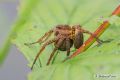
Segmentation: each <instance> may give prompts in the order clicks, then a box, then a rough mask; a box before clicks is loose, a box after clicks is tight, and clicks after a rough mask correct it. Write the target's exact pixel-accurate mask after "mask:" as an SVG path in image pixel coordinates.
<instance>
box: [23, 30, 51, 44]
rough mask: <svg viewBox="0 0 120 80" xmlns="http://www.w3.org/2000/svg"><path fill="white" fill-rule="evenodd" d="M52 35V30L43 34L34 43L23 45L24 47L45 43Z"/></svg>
mask: <svg viewBox="0 0 120 80" xmlns="http://www.w3.org/2000/svg"><path fill="white" fill-rule="evenodd" d="M52 33H53V30H49V31H48V32H46V33H45V34H44V36H42V37H41V38H40V39H38V40H37V41H36V42H32V43H25V45H32V44H36V43H43V42H45V41H46V40H47V39H48V38H49V37H50V36H51V34H52Z"/></svg>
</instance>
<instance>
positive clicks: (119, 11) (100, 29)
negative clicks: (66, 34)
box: [66, 5, 120, 60]
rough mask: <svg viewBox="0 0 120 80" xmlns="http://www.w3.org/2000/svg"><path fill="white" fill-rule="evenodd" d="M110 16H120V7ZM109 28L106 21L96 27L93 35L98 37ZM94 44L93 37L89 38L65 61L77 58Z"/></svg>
mask: <svg viewBox="0 0 120 80" xmlns="http://www.w3.org/2000/svg"><path fill="white" fill-rule="evenodd" d="M112 15H117V16H120V5H119V6H118V7H117V8H116V9H115V10H114V11H113V13H112ZM112 15H111V16H112ZM109 26H110V23H109V21H108V20H106V21H104V22H103V23H102V24H101V25H100V26H99V27H98V29H97V30H96V31H95V32H94V33H93V34H94V35H95V36H96V37H99V36H100V35H101V34H102V33H103V32H104V31H105V30H106V29H107V28H108V27H109ZM94 42H95V39H94V37H93V36H90V37H89V38H88V40H86V41H85V42H84V44H83V45H82V46H81V47H80V48H79V49H78V50H77V51H76V52H74V53H73V54H72V55H71V56H70V57H69V58H67V59H70V58H73V57H75V56H77V55H78V54H80V53H81V52H83V51H85V50H87V49H88V48H89V47H90V46H91V45H92V44H93V43H94ZM67 59H66V60H67Z"/></svg>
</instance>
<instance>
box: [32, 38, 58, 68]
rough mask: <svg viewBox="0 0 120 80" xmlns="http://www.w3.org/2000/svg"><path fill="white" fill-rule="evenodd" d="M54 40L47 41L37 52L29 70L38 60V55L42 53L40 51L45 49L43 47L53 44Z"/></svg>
mask: <svg viewBox="0 0 120 80" xmlns="http://www.w3.org/2000/svg"><path fill="white" fill-rule="evenodd" d="M55 41H56V40H55V39H52V40H49V41H47V42H46V43H45V44H43V46H42V48H41V49H40V50H39V52H38V53H37V55H36V57H35V59H34V61H33V64H32V67H31V70H32V69H33V66H34V64H35V63H36V60H37V59H38V57H39V55H40V54H41V53H42V51H43V50H44V49H45V47H46V46H47V45H49V44H51V43H53V42H55Z"/></svg>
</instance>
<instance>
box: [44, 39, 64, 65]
mask: <svg viewBox="0 0 120 80" xmlns="http://www.w3.org/2000/svg"><path fill="white" fill-rule="evenodd" d="M56 41H58V42H57V43H56V44H57V45H56V46H55V48H54V50H53V51H52V53H51V55H50V57H49V59H48V62H47V64H46V65H49V64H50V61H51V60H52V58H53V56H54V54H55V52H56V50H57V49H58V48H59V47H60V46H61V45H62V44H63V41H64V38H62V39H58V40H56Z"/></svg>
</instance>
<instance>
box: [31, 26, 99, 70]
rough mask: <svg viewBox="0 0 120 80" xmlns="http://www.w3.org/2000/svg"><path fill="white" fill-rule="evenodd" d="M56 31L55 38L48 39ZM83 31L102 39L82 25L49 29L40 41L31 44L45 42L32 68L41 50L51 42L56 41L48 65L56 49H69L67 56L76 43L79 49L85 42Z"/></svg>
mask: <svg viewBox="0 0 120 80" xmlns="http://www.w3.org/2000/svg"><path fill="white" fill-rule="evenodd" d="M52 33H54V38H53V39H50V40H48V38H49V37H50V36H51V34H52ZM83 33H88V34H90V35H92V36H93V37H95V38H96V40H97V41H98V42H99V41H100V40H99V39H98V38H97V37H96V36H95V35H93V34H92V33H91V32H89V31H87V30H84V29H82V28H81V26H80V25H74V26H72V27H71V26H69V25H57V26H56V27H55V28H53V29H52V30H49V31H48V32H46V33H45V35H44V36H43V37H41V38H40V39H39V40H38V41H36V42H34V43H30V44H35V43H44V44H43V46H42V48H41V49H40V51H39V52H38V54H37V55H36V57H35V59H34V62H33V64H32V67H31V69H32V68H33V66H34V64H35V62H36V60H37V59H38V57H39V55H40V54H41V52H42V51H43V50H44V49H45V47H46V46H47V45H49V44H51V43H54V45H55V48H54V50H53V51H52V53H51V55H50V58H49V59H48V62H47V65H49V64H50V61H51V59H52V57H53V56H54V53H55V52H56V50H60V51H67V56H69V54H70V48H71V47H72V46H73V45H74V47H75V48H76V49H78V48H79V47H80V46H81V45H82V44H83V40H84V39H83ZM45 41H46V42H45Z"/></svg>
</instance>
